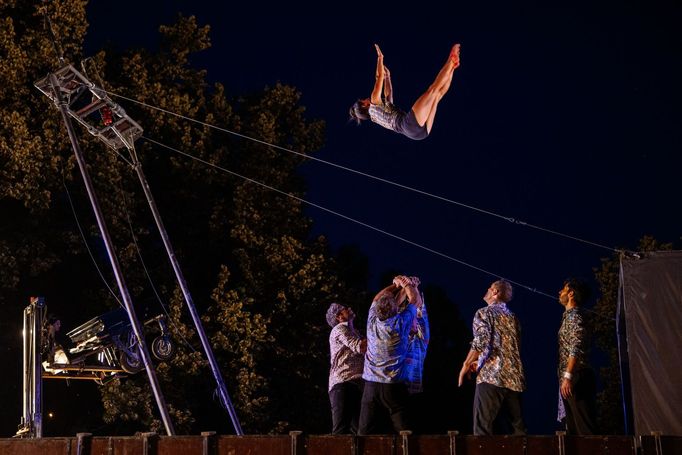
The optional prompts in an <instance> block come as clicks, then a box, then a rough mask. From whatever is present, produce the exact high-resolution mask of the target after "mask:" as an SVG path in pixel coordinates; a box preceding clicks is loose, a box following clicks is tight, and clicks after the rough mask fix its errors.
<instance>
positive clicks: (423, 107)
mask: <svg viewBox="0 0 682 455" xmlns="http://www.w3.org/2000/svg"><path fill="white" fill-rule="evenodd" d="M458 66H459V44H455V45H454V46H453V47H452V50H451V51H450V56H449V57H448V60H447V62H445V65H443V67H442V68H441V70H440V71H439V72H438V75H437V76H436V79H435V80H434V81H433V83H432V84H431V85H430V86H429V88H428V90H426V92H424V94H423V95H422V96H420V97H419V98H418V99H417V101H415V103H414V105H413V106H412V111H413V112H414V116H415V118H416V119H417V123H419V125H420V126H424V125H426V131H427V132H429V133H430V132H431V127H432V126H433V120H434V118H435V116H436V109H437V107H438V102H439V101H440V100H441V99H442V98H443V95H445V93H447V91H448V89H449V88H450V83H451V82H452V75H453V73H454V71H455V69H456V68H457V67H458Z"/></svg>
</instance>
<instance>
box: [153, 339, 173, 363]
mask: <svg viewBox="0 0 682 455" xmlns="http://www.w3.org/2000/svg"><path fill="white" fill-rule="evenodd" d="M175 351H176V347H175V343H173V341H171V339H170V338H169V337H167V336H163V335H162V336H158V337H156V338H154V341H152V354H153V355H154V357H156V358H157V359H158V360H160V361H162V362H167V361H169V360H170V359H172V358H173V356H174V355H175Z"/></svg>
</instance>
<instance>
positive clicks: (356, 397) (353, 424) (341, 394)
mask: <svg viewBox="0 0 682 455" xmlns="http://www.w3.org/2000/svg"><path fill="white" fill-rule="evenodd" d="M362 384H363V381H362V379H359V380H357V381H346V382H341V383H339V384H335V385H334V387H332V389H331V390H330V391H329V401H330V403H331V405H332V434H350V433H352V434H357V432H358V421H359V420H360V400H361V399H362Z"/></svg>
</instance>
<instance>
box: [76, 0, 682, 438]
mask: <svg viewBox="0 0 682 455" xmlns="http://www.w3.org/2000/svg"><path fill="white" fill-rule="evenodd" d="M240 3H243V2H240ZM363 3H364V2H343V3H340V4H338V5H335V6H323V4H322V3H317V4H315V5H314V6H310V8H304V7H302V6H300V7H298V6H291V5H289V4H281V5H279V6H277V7H274V8H270V7H265V6H263V5H261V4H259V5H258V6H257V7H256V6H254V7H249V6H244V5H243V4H240V5H239V6H236V5H235V3H234V2H225V4H222V5H221V4H218V3H217V2H209V1H200V0H194V1H191V2H189V1H168V0H165V1H156V0H154V1H152V0H147V1H144V2H139V1H137V2H133V1H128V0H125V1H123V0H119V1H116V2H101V1H99V2H93V4H92V5H90V6H89V7H88V8H89V9H88V20H89V22H90V30H89V32H88V36H87V38H86V52H88V53H92V52H94V51H95V50H97V49H99V48H100V47H102V46H103V45H105V44H106V43H108V44H110V45H113V46H115V47H117V48H120V49H124V48H126V47H130V46H145V47H149V48H150V49H153V48H154V47H155V46H156V43H157V40H158V38H157V30H158V26H159V25H160V24H164V23H171V22H172V21H173V20H174V18H175V17H176V14H177V13H178V12H182V13H183V14H185V15H190V14H193V15H196V16H197V18H198V20H199V23H200V24H201V25H203V24H209V25H211V39H212V43H213V46H212V48H211V49H209V50H208V51H205V52H203V53H201V54H200V55H198V56H196V57H195V58H194V59H193V63H195V64H196V65H197V66H198V67H202V68H206V69H208V78H209V80H210V81H220V82H222V83H223V84H224V85H225V86H226V90H227V92H228V94H231V95H239V94H243V93H246V92H249V91H255V90H259V89H261V88H263V87H264V86H265V85H270V86H272V85H274V84H275V83H276V82H278V81H279V82H282V83H285V84H290V85H293V86H295V87H297V88H298V89H299V90H300V91H301V92H302V104H303V105H304V106H306V108H307V112H308V115H309V116H310V118H320V119H323V120H325V121H326V124H327V137H326V145H325V147H324V148H323V149H322V150H321V151H320V152H319V153H317V154H316V155H315V156H317V157H318V158H322V159H324V160H328V161H331V162H333V163H336V164H339V165H342V166H346V167H349V168H352V169H355V170H358V171H362V172H364V173H367V174H371V175H374V176H377V177H381V178H384V179H388V180H392V181H395V182H397V183H400V184H402V185H407V186H411V187H414V188H418V189H420V190H422V191H424V192H427V193H432V194H435V195H438V196H440V197H443V198H447V199H451V200H454V201H458V202H461V203H464V204H467V205H470V206H475V207H478V208H480V209H484V210H486V211H490V212H493V213H496V214H500V215H503V216H504V217H512V218H515V219H517V220H522V221H525V222H527V223H530V224H534V225H537V226H541V227H543V228H547V229H551V230H554V231H559V232H562V233H565V234H569V235H571V236H575V237H579V238H582V239H586V240H589V241H591V242H595V243H599V244H603V245H606V246H609V247H627V248H634V247H635V246H636V245H637V241H638V239H639V238H640V237H642V236H643V235H645V234H649V235H653V236H654V237H656V238H657V239H658V240H661V241H679V239H680V235H681V234H682V215H681V213H680V203H679V195H680V190H679V183H678V181H679V175H680V169H681V168H682V158H681V156H682V154H681V153H680V151H681V150H680V149H681V145H682V140H681V139H682V137H681V134H682V133H681V131H682V130H681V129H680V124H681V121H682V110H681V108H680V106H682V88H680V87H681V84H680V81H682V32H680V26H679V24H680V23H682V7H681V6H672V4H673V2H668V6H662V5H659V6H656V5H654V4H653V3H647V4H646V5H647V6H645V4H644V2H642V3H630V4H625V2H618V3H616V2H613V3H605V2H598V3H599V4H600V6H595V5H592V4H590V6H585V5H582V6H580V5H578V4H574V6H572V7H565V8H560V7H556V8H548V7H542V8H519V9H510V8H509V7H508V6H507V7H505V8H499V7H496V6H495V5H494V4H492V3H489V2H482V6H481V7H479V8H478V9H477V10H471V9H467V8H460V7H458V6H457V4H456V2H448V4H449V6H445V7H440V8H437V9H431V10H428V11H427V9H428V8H427V7H426V5H424V4H421V3H419V7H418V8H417V5H416V4H413V5H411V7H409V8H405V9H402V8H397V7H391V9H390V11H388V12H382V11H380V10H378V9H376V8H370V7H367V6H366V5H364V4H363ZM594 3H597V2H594ZM323 7H324V8H330V10H329V11H327V12H326V13H324V14H321V12H320V9H321V8H323ZM140 8H142V10H140ZM456 42H459V43H461V45H462V51H461V66H460V68H459V69H458V70H457V71H456V72H455V77H454V80H453V83H452V86H451V89H450V92H449V93H448V94H447V95H446V96H445V97H444V98H443V100H442V101H441V103H440V105H439V107H438V113H437V115H436V120H435V124H434V128H433V130H432V132H431V136H430V137H428V138H427V139H426V140H424V141H420V142H415V141H410V140H409V139H407V138H405V137H402V136H399V135H397V134H395V133H392V132H390V131H388V130H385V129H383V128H381V127H379V126H377V125H374V124H370V123H365V124H363V125H361V126H355V125H354V124H353V123H349V122H348V108H349V106H350V105H351V104H352V103H353V102H354V101H355V100H356V99H358V98H364V97H368V96H369V94H370V91H371V89H372V85H373V82H374V68H375V63H376V54H375V52H374V47H373V43H378V44H380V45H381V47H382V50H383V52H384V55H385V64H386V66H388V67H389V68H390V70H391V73H392V79H393V86H394V93H395V96H394V97H395V102H396V104H397V105H398V106H400V107H402V108H403V109H405V110H407V109H409V108H410V107H411V105H412V103H413V102H414V101H415V100H416V98H417V97H418V96H419V95H420V94H421V93H422V92H423V91H424V90H425V89H426V88H427V87H428V85H429V83H430V82H431V81H432V80H433V78H434V77H435V75H436V73H437V71H438V70H439V69H440V67H441V66H442V64H443V63H444V61H445V59H446V57H447V55H448V53H449V51H450V48H451V46H452V44H453V43H456ZM122 104H123V105H124V107H125V103H122ZM150 115H153V114H150ZM137 120H138V121H139V122H140V123H141V124H142V125H143V126H144V124H145V119H144V118H140V119H137ZM169 145H175V144H169ZM263 164H264V165H267V163H263ZM302 172H303V173H304V175H305V177H306V180H307V184H308V193H307V195H306V199H307V200H308V201H310V202H313V203H315V204H318V205H321V206H324V207H325V208H328V209H330V210H334V211H337V212H339V213H342V214H343V215H345V216H348V217H351V218H354V219H357V220H359V221H362V222H363V223H367V224H370V225H372V226H374V227H376V228H378V229H382V230H385V231H388V232H390V233H391V234H394V235H396V236H400V237H403V238H405V239H408V240H409V241H411V242H416V243H419V244H421V245H423V246H425V247H427V248H430V249H432V250H435V251H437V252H439V253H442V254H444V255H447V256H450V257H453V258H456V259H458V260H461V261H464V262H467V263H469V264H471V265H473V266H475V267H478V268H481V269H484V270H486V271H489V272H491V273H492V275H489V274H486V273H484V272H481V271H478V270H474V269H472V268H468V267H466V266H464V265H462V264H460V263H457V262H454V261H452V260H448V259H446V258H444V257H442V256H439V255H437V254H434V253H432V252H428V251H425V250H423V249H420V248H418V247H416V246H413V245H410V244H407V243H404V242H401V241H399V240H396V239H395V238H391V237H389V236H387V235H384V234H381V233H379V232H376V231H373V230H371V229H368V228H367V227H363V226H361V225H358V224H354V223H352V222H350V221H347V220H344V219H342V218H340V217H337V216H334V215H332V214H329V213H326V212H324V211H321V210H319V209H316V208H312V207H311V208H309V209H308V211H307V214H308V215H309V216H310V217H311V218H312V219H313V220H314V233H315V234H324V235H326V236H327V237H328V239H329V241H330V243H331V245H332V247H333V248H334V249H338V248H339V247H341V246H343V245H357V246H358V247H359V248H360V249H361V250H362V251H363V252H364V253H365V254H366V255H367V256H368V257H369V261H370V271H371V273H372V281H371V283H370V285H371V287H372V288H376V289H377V290H378V289H379V288H381V287H384V286H385V285H387V284H388V283H383V282H379V277H380V276H381V275H382V274H383V273H384V272H385V271H386V270H388V269H394V270H397V271H401V272H404V273H407V274H410V275H418V276H420V277H421V278H422V281H423V282H424V283H425V284H430V285H436V286H440V287H442V288H444V289H445V290H446V292H447V294H448V296H449V297H450V299H451V300H452V301H453V302H455V304H456V305H457V306H458V307H459V309H460V312H461V314H462V317H463V318H464V319H465V321H467V324H469V322H470V320H471V318H472V317H473V314H474V312H475V310H476V309H477V308H479V307H481V306H482V305H483V304H484V303H483V301H482V300H481V297H482V296H483V294H484V292H485V290H486V289H487V287H488V285H489V283H490V282H491V281H492V280H494V279H495V276H502V277H506V278H508V279H510V280H513V281H516V282H519V283H522V284H524V285H527V286H529V287H531V288H537V289H538V290H540V291H542V292H545V293H548V294H551V295H552V296H554V295H556V294H557V293H558V290H559V288H560V287H561V285H562V280H563V279H564V278H566V277H568V276H572V275H578V276H583V277H585V278H588V279H591V277H592V268H593V267H597V266H598V265H599V263H600V258H601V257H605V256H609V255H610V254H611V252H610V251H609V250H607V249H601V248H598V247H594V246H590V245H587V244H584V243H581V242H577V241H573V240H570V239H566V238H562V237H559V236H555V235H551V234H549V233H546V232H542V231H539V230H534V229H530V228H527V227H524V226H520V225H517V224H513V223H510V222H508V221H506V220H503V219H500V218H499V217H494V216H490V215H485V214H482V213H480V212H476V211H473V210H469V209H466V208H463V207H461V206H457V205H453V204H449V203H446V202H443V201H439V200H436V199H434V198H429V197H427V196H425V195H420V194H416V193H413V192H410V191H406V190H403V189H399V188H396V187H394V186H391V185H387V184H384V183H381V182H377V181H373V180H371V179H368V178H367V177H363V176H360V175H357V174H353V173H349V172H347V171H344V170H341V169H337V168H334V167H331V166H328V165H325V164H323V163H319V162H309V163H307V164H306V165H305V166H304V167H303V169H302ZM157 197H159V198H161V197H162V196H161V195H158V196H157ZM170 228H171V229H172V227H170ZM190 285H191V283H190ZM516 291H517V292H516V295H515V298H514V300H513V301H512V302H511V303H510V308H512V310H513V311H515V312H516V313H517V314H518V316H519V318H520V320H521V324H522V326H523V331H524V335H523V343H524V349H523V360H524V363H525V367H526V370H527V381H528V391H527V392H526V394H525V397H524V405H525V416H526V422H527V425H528V427H529V431H530V433H535V434H542V433H551V432H553V431H554V429H555V424H554V422H553V416H554V415H555V412H556V410H555V404H554V403H555V402H556V387H557V385H556V377H555V368H556V366H555V364H556V331H557V329H558V326H559V323H560V318H561V312H562V308H561V306H560V305H559V304H558V301H557V300H556V299H551V298H548V297H546V296H542V295H539V294H537V293H532V292H529V291H527V290H524V289H521V288H519V287H517V288H516ZM197 297H199V296H197ZM368 304H369V302H368ZM361 316H366V315H361ZM323 317H324V315H323V313H322V312H321V314H320V318H321V320H322V318H323ZM461 360H463V359H461ZM461 360H458V362H457V364H456V365H447V366H444V367H447V368H451V369H452V370H453V372H457V371H458V370H459V366H460V362H461ZM427 361H428V360H427ZM426 381H427V382H426V383H425V386H426V387H428V378H426ZM455 385H456V377H453V387H454V386H455ZM453 412H457V410H453Z"/></svg>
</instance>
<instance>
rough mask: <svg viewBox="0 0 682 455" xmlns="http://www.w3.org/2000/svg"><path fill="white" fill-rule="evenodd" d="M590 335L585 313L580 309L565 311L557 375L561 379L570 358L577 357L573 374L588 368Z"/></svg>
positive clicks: (561, 328)
mask: <svg viewBox="0 0 682 455" xmlns="http://www.w3.org/2000/svg"><path fill="white" fill-rule="evenodd" d="M589 340H590V333H589V330H588V327H587V318H586V315H585V312H584V311H583V310H582V309H581V308H580V307H573V308H570V309H568V310H566V311H564V315H563V317H562V319H561V327H560V328H559V368H558V370H557V373H558V375H559V379H561V377H562V375H563V374H564V371H566V366H567V365H568V359H569V357H571V356H573V357H575V367H574V369H573V372H574V373H575V372H577V371H580V370H582V369H583V368H587V367H588V366H589V365H588V361H587V360H588V358H589V354H590V352H589V351H590V342H589Z"/></svg>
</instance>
